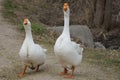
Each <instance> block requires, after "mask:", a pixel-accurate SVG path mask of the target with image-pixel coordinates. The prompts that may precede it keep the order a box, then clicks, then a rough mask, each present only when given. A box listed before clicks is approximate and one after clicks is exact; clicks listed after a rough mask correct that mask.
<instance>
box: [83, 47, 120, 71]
mask: <svg viewBox="0 0 120 80" xmlns="http://www.w3.org/2000/svg"><path fill="white" fill-rule="evenodd" d="M84 60H85V61H87V62H90V63H95V64H97V65H102V66H105V67H114V68H116V69H118V70H120V53H119V51H113V50H99V49H96V50H95V49H87V50H85V54H84Z"/></svg>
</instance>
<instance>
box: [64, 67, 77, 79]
mask: <svg viewBox="0 0 120 80" xmlns="http://www.w3.org/2000/svg"><path fill="white" fill-rule="evenodd" d="M71 70H72V72H71V74H70V75H66V76H65V78H74V76H73V73H74V70H75V67H74V66H72V67H71Z"/></svg>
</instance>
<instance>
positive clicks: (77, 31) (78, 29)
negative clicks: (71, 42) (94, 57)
mask: <svg viewBox="0 0 120 80" xmlns="http://www.w3.org/2000/svg"><path fill="white" fill-rule="evenodd" d="M51 28H52V29H53V30H55V31H57V32H59V33H60V34H61V33H62V31H63V26H57V27H51ZM70 33H71V36H72V37H75V38H78V39H80V41H81V42H82V43H83V44H84V45H85V46H87V47H90V48H93V47H94V42H93V36H92V33H91V31H90V29H89V27H88V26H87V25H70Z"/></svg>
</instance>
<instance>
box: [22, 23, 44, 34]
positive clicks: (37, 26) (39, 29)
mask: <svg viewBox="0 0 120 80" xmlns="http://www.w3.org/2000/svg"><path fill="white" fill-rule="evenodd" d="M31 27H32V32H33V33H35V34H41V33H43V32H44V31H45V30H46V28H45V26H44V25H43V24H41V23H34V22H33V23H31ZM20 29H21V30H24V26H23V23H21V24H20Z"/></svg>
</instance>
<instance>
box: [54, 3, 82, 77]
mask: <svg viewBox="0 0 120 80" xmlns="http://www.w3.org/2000/svg"><path fill="white" fill-rule="evenodd" d="M63 9H64V29H63V32H62V34H61V35H60V37H59V38H58V39H57V40H56V43H55V45H54V52H55V55H56V56H57V59H58V60H59V62H60V63H61V65H62V66H63V67H64V72H62V73H61V74H62V75H64V74H67V67H68V66H70V67H71V70H72V72H71V74H70V75H68V76H67V77H68V78H73V71H74V69H75V67H76V66H78V65H79V64H80V63H81V61H82V52H83V48H82V47H80V44H77V43H75V42H73V41H71V38H70V31H69V13H70V11H69V7H68V4H67V3H65V4H64V7H63Z"/></svg>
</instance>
